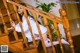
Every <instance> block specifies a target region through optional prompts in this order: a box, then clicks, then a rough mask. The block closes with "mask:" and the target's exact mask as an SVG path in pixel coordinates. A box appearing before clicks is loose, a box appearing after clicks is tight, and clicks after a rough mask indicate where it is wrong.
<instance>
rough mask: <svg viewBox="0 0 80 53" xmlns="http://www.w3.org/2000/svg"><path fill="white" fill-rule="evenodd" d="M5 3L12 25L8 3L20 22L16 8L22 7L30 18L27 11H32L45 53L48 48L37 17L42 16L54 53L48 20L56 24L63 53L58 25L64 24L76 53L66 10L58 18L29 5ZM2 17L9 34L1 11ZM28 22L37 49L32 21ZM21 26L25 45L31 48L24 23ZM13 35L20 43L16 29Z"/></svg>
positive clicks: (55, 27)
mask: <svg viewBox="0 0 80 53" xmlns="http://www.w3.org/2000/svg"><path fill="white" fill-rule="evenodd" d="M3 2H4V5H5V7H6V9H7V13H8V16H9V19H10V24H11V23H12V19H11V15H10V12H9V9H8V6H7V2H8V3H10V4H12V5H13V7H14V11H15V13H16V15H17V19H18V22H20V19H19V15H18V13H17V8H16V6H21V7H22V8H23V9H24V15H25V17H28V14H27V13H26V10H28V11H30V12H31V13H32V14H33V17H34V20H35V22H36V26H37V28H38V32H39V35H40V39H41V42H42V46H43V50H44V53H47V50H46V46H45V44H44V40H43V37H42V33H41V30H40V26H39V23H38V19H37V15H40V16H41V17H43V20H44V25H45V26H46V28H47V31H48V35H49V39H50V42H51V45H52V51H53V53H56V50H55V48H54V44H53V41H52V36H51V31H50V29H49V27H48V22H47V19H50V20H52V21H53V23H54V29H55V30H56V33H57V36H58V41H59V44H60V49H61V51H62V53H64V49H63V46H62V42H61V37H60V31H59V27H58V24H62V25H63V27H64V29H65V33H66V37H67V39H68V42H69V44H70V48H71V51H72V52H73V53H74V46H73V41H72V38H71V33H70V26H69V22H68V19H67V15H66V12H65V10H59V12H60V17H57V16H55V15H53V14H50V13H46V12H44V11H41V10H39V9H37V8H34V7H32V6H30V5H28V4H26V5H27V7H25V6H23V5H20V4H18V3H15V2H13V1H10V0H7V2H5V0H3ZM0 17H1V18H2V22H3V25H4V29H5V30H4V31H5V33H6V34H7V33H8V29H7V27H6V25H5V22H4V19H3V15H2V13H1V10H0ZM26 22H27V24H28V27H29V30H30V32H31V36H32V40H33V44H34V47H35V48H37V46H36V41H35V39H34V36H33V33H32V28H31V26H30V21H29V20H28V18H26ZM19 25H20V27H21V31H22V36H23V40H24V43H25V45H26V47H29V46H28V41H27V39H26V36H25V33H24V30H23V28H22V23H21V22H20V23H19ZM25 27H26V26H25ZM13 33H14V37H15V39H16V41H18V40H19V39H18V36H17V33H16V31H15V29H14V32H13Z"/></svg>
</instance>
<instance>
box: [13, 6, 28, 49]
mask: <svg viewBox="0 0 80 53" xmlns="http://www.w3.org/2000/svg"><path fill="white" fill-rule="evenodd" d="M13 7H14V10H15V12H16V15H17V19H18V22H19V25H20V28H21V31H22V36H23V40H24V43H25V45H26V47H27V48H28V47H29V46H28V40H27V39H26V36H25V33H24V30H23V27H22V23H21V21H20V18H19V15H18V13H17V9H16V6H15V5H13ZM25 27H26V26H25Z"/></svg>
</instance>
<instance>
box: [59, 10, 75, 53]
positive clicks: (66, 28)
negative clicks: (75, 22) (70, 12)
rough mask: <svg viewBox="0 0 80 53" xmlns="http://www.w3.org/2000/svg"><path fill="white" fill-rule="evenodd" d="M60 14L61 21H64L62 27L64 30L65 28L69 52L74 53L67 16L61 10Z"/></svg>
mask: <svg viewBox="0 0 80 53" xmlns="http://www.w3.org/2000/svg"><path fill="white" fill-rule="evenodd" d="M60 14H61V16H62V18H63V20H64V21H65V22H64V24H63V25H64V28H65V31H66V34H67V36H66V37H67V39H68V42H69V44H70V48H71V52H72V53H74V52H75V51H74V46H73V41H72V38H71V33H70V26H69V21H68V19H67V14H66V12H65V11H64V10H61V12H60Z"/></svg>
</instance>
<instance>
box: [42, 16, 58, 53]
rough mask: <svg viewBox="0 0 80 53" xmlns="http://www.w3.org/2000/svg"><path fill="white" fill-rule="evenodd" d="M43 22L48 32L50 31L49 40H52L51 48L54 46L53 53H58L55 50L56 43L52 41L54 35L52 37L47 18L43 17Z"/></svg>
mask: <svg viewBox="0 0 80 53" xmlns="http://www.w3.org/2000/svg"><path fill="white" fill-rule="evenodd" d="M43 20H44V25H45V26H46V28H47V31H48V35H49V39H50V42H51V46H52V51H53V53H56V50H55V48H54V43H53V41H52V35H51V33H50V29H49V27H48V21H47V18H45V17H43Z"/></svg>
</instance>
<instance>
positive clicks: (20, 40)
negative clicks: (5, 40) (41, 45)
mask: <svg viewBox="0 0 80 53" xmlns="http://www.w3.org/2000/svg"><path fill="white" fill-rule="evenodd" d="M22 41H23V39H19V40H17V41H10V44H14V43H17V42H22Z"/></svg>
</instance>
